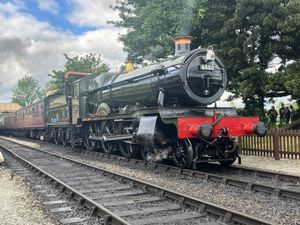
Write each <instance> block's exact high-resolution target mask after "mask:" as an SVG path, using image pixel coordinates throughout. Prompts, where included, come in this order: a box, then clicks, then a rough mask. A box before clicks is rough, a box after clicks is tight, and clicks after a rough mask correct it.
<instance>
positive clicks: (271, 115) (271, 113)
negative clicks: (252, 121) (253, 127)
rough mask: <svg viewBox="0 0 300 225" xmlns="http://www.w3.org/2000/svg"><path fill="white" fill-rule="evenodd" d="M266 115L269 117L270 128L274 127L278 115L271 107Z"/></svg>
mask: <svg viewBox="0 0 300 225" xmlns="http://www.w3.org/2000/svg"><path fill="white" fill-rule="evenodd" d="M267 115H268V117H269V124H270V128H274V127H276V119H277V116H278V113H277V111H276V109H275V107H274V106H272V107H271V109H270V110H269V111H268V114H267Z"/></svg>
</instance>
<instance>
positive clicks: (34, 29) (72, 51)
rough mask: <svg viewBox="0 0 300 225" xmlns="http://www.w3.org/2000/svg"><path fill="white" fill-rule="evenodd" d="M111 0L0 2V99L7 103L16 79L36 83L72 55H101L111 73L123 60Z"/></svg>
mask: <svg viewBox="0 0 300 225" xmlns="http://www.w3.org/2000/svg"><path fill="white" fill-rule="evenodd" d="M112 3H113V0H25V1H24V0H0V102H9V101H11V97H12V92H11V90H12V89H13V87H15V86H16V83H17V80H18V79H21V78H22V77H24V76H25V75H31V76H33V77H34V78H35V79H37V80H38V81H39V82H40V83H41V84H45V83H46V82H47V81H49V77H48V74H49V73H50V72H51V71H52V70H60V69H62V68H63V65H64V64H65V59H64V55H63V53H66V54H68V55H69V56H71V57H73V56H75V55H84V54H88V53H97V54H101V56H102V59H103V61H104V62H105V63H108V64H109V65H110V67H111V68H112V69H113V70H115V71H116V68H117V67H119V66H120V64H121V63H122V62H123V61H124V60H125V58H126V54H125V53H124V52H123V51H122V47H123V45H122V43H120V42H118V41H117V38H118V34H119V33H121V30H119V29H116V28H114V27H113V26H111V25H107V24H106V21H108V20H117V19H118V15H117V12H114V11H112V10H111V9H110V7H109V6H110V5H111V4H112Z"/></svg>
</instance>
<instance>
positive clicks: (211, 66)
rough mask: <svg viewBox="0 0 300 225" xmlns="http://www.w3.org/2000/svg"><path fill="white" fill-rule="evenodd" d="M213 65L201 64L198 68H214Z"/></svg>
mask: <svg viewBox="0 0 300 225" xmlns="http://www.w3.org/2000/svg"><path fill="white" fill-rule="evenodd" d="M214 69H215V67H214V65H210V64H201V65H200V70H210V71H211V70H214Z"/></svg>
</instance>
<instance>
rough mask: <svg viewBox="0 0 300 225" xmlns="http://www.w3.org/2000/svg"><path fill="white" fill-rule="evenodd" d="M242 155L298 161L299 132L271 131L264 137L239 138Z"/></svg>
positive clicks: (299, 148) (299, 156) (299, 147)
mask: <svg viewBox="0 0 300 225" xmlns="http://www.w3.org/2000/svg"><path fill="white" fill-rule="evenodd" d="M239 142H240V146H241V150H242V154H244V155H259V156H266V157H274V158H275V159H276V160H279V159H280V158H288V159H300V130H283V129H278V128H276V129H271V130H270V131H269V132H268V134H267V135H266V136H265V137H256V136H245V137H240V138H239Z"/></svg>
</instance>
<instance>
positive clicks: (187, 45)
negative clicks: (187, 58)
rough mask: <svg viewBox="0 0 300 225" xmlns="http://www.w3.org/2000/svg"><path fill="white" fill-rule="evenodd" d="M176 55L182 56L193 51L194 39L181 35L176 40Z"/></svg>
mask: <svg viewBox="0 0 300 225" xmlns="http://www.w3.org/2000/svg"><path fill="white" fill-rule="evenodd" d="M174 41H175V55H176V56H180V55H183V54H186V53H188V52H190V51H191V44H192V41H193V38H192V37H191V36H189V35H179V36H177V37H176V38H175V39H174Z"/></svg>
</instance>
